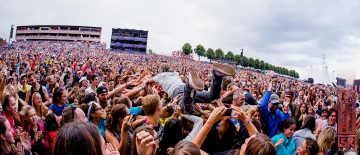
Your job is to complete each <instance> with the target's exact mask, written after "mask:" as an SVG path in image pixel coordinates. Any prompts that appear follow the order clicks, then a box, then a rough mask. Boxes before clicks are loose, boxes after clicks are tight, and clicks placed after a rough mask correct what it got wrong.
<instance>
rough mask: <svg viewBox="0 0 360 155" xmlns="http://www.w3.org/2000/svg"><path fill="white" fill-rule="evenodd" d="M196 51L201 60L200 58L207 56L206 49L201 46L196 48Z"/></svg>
mask: <svg viewBox="0 0 360 155" xmlns="http://www.w3.org/2000/svg"><path fill="white" fill-rule="evenodd" d="M194 51H195V53H196V54H197V55H198V56H199V60H200V56H205V54H206V51H205V48H204V46H203V45H201V44H199V45H197V46H196V47H195V49H194Z"/></svg>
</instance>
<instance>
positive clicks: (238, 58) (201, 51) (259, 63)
mask: <svg viewBox="0 0 360 155" xmlns="http://www.w3.org/2000/svg"><path fill="white" fill-rule="evenodd" d="M182 51H183V52H184V54H187V55H188V54H190V53H193V51H195V53H196V54H197V55H198V56H199V60H200V56H203V57H207V58H208V59H209V60H210V61H211V60H216V61H221V62H227V63H232V64H237V65H241V66H244V67H252V68H255V69H261V70H272V71H274V72H276V73H278V74H283V75H288V76H291V77H295V78H299V73H297V72H296V71H295V70H289V69H287V68H285V67H280V66H275V65H272V64H269V63H267V62H264V61H263V60H259V59H254V58H251V57H246V56H243V55H239V54H234V53H233V52H231V51H229V52H227V54H225V53H224V51H223V50H221V49H220V48H218V49H216V50H215V51H214V49H212V48H208V49H207V50H205V47H204V46H202V45H200V44H199V45H197V46H196V47H195V49H194V50H193V49H192V47H191V45H190V44H189V43H185V44H184V46H183V47H182Z"/></svg>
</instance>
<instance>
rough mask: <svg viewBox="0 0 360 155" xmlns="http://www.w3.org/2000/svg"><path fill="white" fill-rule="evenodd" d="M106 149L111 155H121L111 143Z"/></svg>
mask: <svg viewBox="0 0 360 155" xmlns="http://www.w3.org/2000/svg"><path fill="white" fill-rule="evenodd" d="M106 149H107V150H108V151H109V155H120V152H119V150H117V149H116V148H115V147H114V146H113V145H112V144H111V143H106Z"/></svg>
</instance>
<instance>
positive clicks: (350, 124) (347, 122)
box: [338, 89, 356, 152]
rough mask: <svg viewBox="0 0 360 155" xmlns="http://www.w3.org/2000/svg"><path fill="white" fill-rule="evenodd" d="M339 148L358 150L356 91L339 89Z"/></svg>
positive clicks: (342, 149) (344, 150) (341, 149)
mask: <svg viewBox="0 0 360 155" xmlns="http://www.w3.org/2000/svg"><path fill="white" fill-rule="evenodd" d="M338 148H339V151H342V152H347V151H355V150H356V92H355V91H353V90H347V89H338Z"/></svg>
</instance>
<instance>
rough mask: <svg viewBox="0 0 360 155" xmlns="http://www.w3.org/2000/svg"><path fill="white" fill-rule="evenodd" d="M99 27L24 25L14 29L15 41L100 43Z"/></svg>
mask: <svg viewBox="0 0 360 155" xmlns="http://www.w3.org/2000/svg"><path fill="white" fill-rule="evenodd" d="M100 38H101V27H91V26H73V25H25V26H17V27H16V36H15V40H16V41H39V40H40V41H41V40H43V41H86V42H100Z"/></svg>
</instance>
